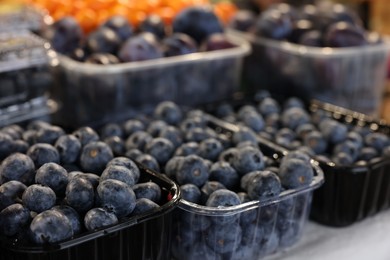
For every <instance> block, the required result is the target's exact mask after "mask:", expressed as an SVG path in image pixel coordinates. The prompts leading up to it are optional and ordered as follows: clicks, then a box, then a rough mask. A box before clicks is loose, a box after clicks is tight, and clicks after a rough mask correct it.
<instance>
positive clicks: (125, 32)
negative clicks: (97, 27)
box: [101, 15, 133, 42]
mask: <svg viewBox="0 0 390 260" xmlns="http://www.w3.org/2000/svg"><path fill="white" fill-rule="evenodd" d="M101 26H102V27H107V28H110V29H111V30H113V31H114V32H115V33H116V34H117V35H118V37H119V38H120V39H121V41H122V42H123V41H125V40H127V39H128V38H129V37H131V36H132V35H133V27H132V25H131V24H130V23H129V22H128V20H127V19H126V17H124V16H123V15H114V16H111V17H110V18H109V19H108V20H106V21H105V22H104V23H103V24H102V25H101Z"/></svg>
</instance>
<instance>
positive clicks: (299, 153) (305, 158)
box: [281, 150, 310, 164]
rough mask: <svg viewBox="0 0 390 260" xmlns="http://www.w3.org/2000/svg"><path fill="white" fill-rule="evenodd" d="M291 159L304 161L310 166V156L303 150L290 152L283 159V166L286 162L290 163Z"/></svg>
mask: <svg viewBox="0 0 390 260" xmlns="http://www.w3.org/2000/svg"><path fill="white" fill-rule="evenodd" d="M290 159H298V160H302V161H304V162H305V163H307V164H310V156H309V155H308V154H307V153H304V152H302V151H301V150H295V151H291V152H288V154H287V155H285V156H284V157H283V158H282V160H281V164H283V163H284V161H288V160H290Z"/></svg>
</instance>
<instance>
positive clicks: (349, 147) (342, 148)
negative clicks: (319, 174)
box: [332, 140, 360, 161]
mask: <svg viewBox="0 0 390 260" xmlns="http://www.w3.org/2000/svg"><path fill="white" fill-rule="evenodd" d="M332 152H333V154H338V153H346V154H348V155H349V156H350V157H351V158H352V160H354V161H355V160H356V159H357V157H358V156H359V153H360V148H359V147H358V146H357V144H356V143H354V142H352V141H348V140H346V141H343V142H341V143H338V144H337V145H336V146H334V148H333V151H332Z"/></svg>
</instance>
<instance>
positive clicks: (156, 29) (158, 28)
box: [138, 14, 166, 39]
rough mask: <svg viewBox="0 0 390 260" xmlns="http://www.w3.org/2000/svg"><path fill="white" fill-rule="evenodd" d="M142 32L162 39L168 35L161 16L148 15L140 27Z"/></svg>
mask: <svg viewBox="0 0 390 260" xmlns="http://www.w3.org/2000/svg"><path fill="white" fill-rule="evenodd" d="M138 30H139V31H141V32H150V33H153V34H154V35H156V37H157V38H159V39H162V38H164V37H165V35H166V31H165V30H166V26H165V23H164V21H163V19H161V17H160V16H159V15H156V14H152V15H148V16H147V17H146V18H145V19H144V20H143V21H142V22H141V23H140V24H139V26H138Z"/></svg>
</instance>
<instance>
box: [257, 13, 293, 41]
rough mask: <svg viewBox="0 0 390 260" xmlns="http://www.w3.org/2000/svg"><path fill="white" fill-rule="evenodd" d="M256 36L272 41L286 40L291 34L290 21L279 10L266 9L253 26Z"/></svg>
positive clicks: (291, 26)
mask: <svg viewBox="0 0 390 260" xmlns="http://www.w3.org/2000/svg"><path fill="white" fill-rule="evenodd" d="M254 28H255V29H254V31H255V34H256V35H259V36H262V37H266V38H270V39H274V40H283V39H287V38H288V37H289V36H290V34H291V32H292V28H293V25H292V22H291V19H290V18H289V17H287V16H285V15H284V14H283V13H282V12H281V11H280V10H277V9H274V8H272V9H268V10H266V11H264V12H262V13H261V15H260V16H259V17H258V18H257V20H256V22H255V26H254Z"/></svg>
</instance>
